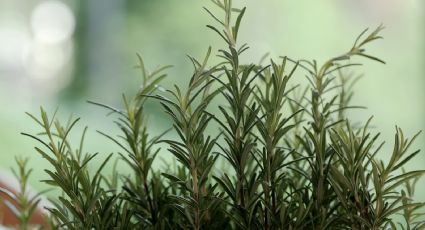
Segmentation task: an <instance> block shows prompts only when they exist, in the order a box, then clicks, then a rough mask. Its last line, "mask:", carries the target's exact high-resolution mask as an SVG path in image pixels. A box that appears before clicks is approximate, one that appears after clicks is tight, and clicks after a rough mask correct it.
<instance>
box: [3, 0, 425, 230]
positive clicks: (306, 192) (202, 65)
mask: <svg viewBox="0 0 425 230" xmlns="http://www.w3.org/2000/svg"><path fill="white" fill-rule="evenodd" d="M212 3H213V5H214V6H215V8H214V9H209V8H205V10H206V12H207V13H208V14H209V15H210V16H211V17H212V19H213V20H214V23H215V24H216V25H215V26H213V25H208V26H207V27H208V28H210V29H211V30H212V31H214V32H215V33H217V34H218V35H219V37H220V38H221V39H223V41H224V44H225V47H224V48H222V49H218V51H217V52H216V55H217V56H218V57H220V58H221V61H219V62H218V63H213V64H210V56H211V55H212V54H213V53H214V51H213V49H212V48H211V47H209V48H208V51H207V54H206V55H205V57H204V58H203V59H202V60H197V59H196V58H193V57H190V56H189V60H190V61H191V62H192V64H193V66H194V70H193V74H192V75H191V77H190V79H189V82H188V84H187V85H186V87H185V88H180V87H178V86H177V85H174V87H173V88H172V89H163V88H162V87H159V84H160V82H161V81H162V80H163V79H164V78H165V77H166V74H165V73H164V71H165V70H166V69H168V67H169V66H165V67H162V68H159V69H157V70H154V71H152V72H149V71H148V70H147V69H146V68H145V66H144V63H143V60H142V58H141V57H140V56H138V58H139V65H138V67H139V68H140V70H141V72H142V77H143V81H142V85H141V87H140V89H139V91H138V92H137V94H136V95H135V96H134V97H132V99H131V100H129V99H128V98H127V96H123V108H124V109H116V108H112V107H110V106H107V105H104V104H101V103H98V102H90V103H92V104H96V105H99V106H101V107H104V108H106V109H107V110H109V111H110V112H111V113H113V114H115V115H116V120H115V123H116V125H117V126H118V128H119V129H120V132H121V134H120V135H112V134H109V133H107V132H100V131H99V133H100V134H101V135H103V136H105V137H106V138H107V139H109V140H111V141H113V142H114V143H116V144H117V145H118V146H119V147H120V148H121V151H120V152H118V158H117V161H116V163H115V165H114V167H113V169H114V170H113V171H112V172H104V170H103V169H104V167H105V165H106V164H108V162H109V160H110V159H112V157H113V154H110V155H108V156H107V157H106V159H105V160H104V161H103V163H102V164H101V165H100V167H99V168H98V169H97V170H94V171H93V170H91V165H92V164H91V161H92V160H93V159H95V158H97V157H98V156H97V153H95V154H93V153H85V152H84V151H83V140H84V134H85V132H86V130H87V129H86V128H85V129H84V131H83V133H82V138H81V143H80V144H78V145H77V146H76V147H75V146H74V145H73V144H72V143H70V141H68V139H69V138H68V134H69V133H70V132H71V130H72V129H73V127H74V126H75V125H76V123H77V122H78V119H70V121H69V122H68V124H67V125H65V126H63V125H62V124H61V123H60V122H59V121H58V120H56V119H55V118H54V117H55V116H53V117H52V118H49V116H48V115H47V113H46V112H45V111H44V110H43V109H41V116H40V118H37V117H36V116H33V115H30V116H31V118H33V119H34V121H35V122H36V123H37V124H38V125H39V126H40V127H41V128H42V132H41V133H40V134H37V135H32V134H26V133H24V135H26V136H29V137H31V138H33V139H35V140H36V141H38V142H39V143H40V145H39V146H37V147H35V150H36V151H37V152H38V154H39V155H40V156H41V157H43V158H45V159H46V160H47V161H48V162H49V163H50V164H51V166H52V169H51V170H47V169H46V170H45V171H46V173H47V174H48V179H46V180H44V182H45V183H47V184H49V185H51V186H52V187H53V188H56V189H57V190H58V191H61V192H62V195H60V196H58V197H52V198H51V200H52V202H53V204H54V206H53V207H47V209H48V210H49V211H50V216H49V219H50V220H51V221H50V222H51V223H52V227H51V228H58V229H62V228H64V229H194V230H199V229H265V230H268V229H316V230H322V229H359V230H360V229H400V228H401V229H425V222H424V216H423V215H422V214H421V213H420V210H421V208H422V207H423V203H419V202H415V201H414V200H412V196H413V193H414V187H415V184H416V183H417V181H418V179H419V177H420V176H421V175H422V174H423V173H424V172H425V171H424V170H413V171H408V170H407V169H405V168H404V166H405V165H406V163H408V162H409V161H411V160H412V159H413V158H414V157H415V156H416V155H417V154H418V153H419V150H417V151H413V152H410V150H409V149H410V147H411V145H412V143H413V141H414V139H415V138H416V137H417V135H415V136H414V137H413V138H411V139H408V138H406V137H405V136H404V135H403V132H402V130H401V129H400V128H398V127H397V128H396V134H395V138H394V148H393V152H392V153H391V155H390V159H389V160H388V161H383V160H381V159H380V157H379V156H380V150H381V147H382V146H383V142H381V141H380V140H379V133H375V132H374V131H372V130H371V129H370V128H369V126H370V124H371V122H372V119H369V120H368V121H366V122H365V123H364V124H358V125H353V121H351V120H350V119H348V118H347V115H346V114H347V110H348V109H355V108H362V107H361V106H353V105H351V98H352V95H353V85H354V84H355V82H356V81H357V79H358V78H354V77H352V74H348V73H349V71H348V70H349V69H350V68H351V67H352V66H357V65H360V64H357V63H353V62H352V59H353V58H354V57H363V58H366V59H370V60H372V61H377V62H380V63H384V62H383V61H382V60H381V59H379V58H377V57H375V56H372V55H370V54H369V53H367V52H366V47H367V46H368V45H370V43H371V42H373V41H375V40H378V39H380V38H381V36H380V35H379V33H380V31H381V30H382V29H383V27H382V26H379V27H378V28H377V29H375V30H373V31H372V32H369V33H368V30H365V31H363V32H362V33H361V34H360V35H359V36H358V37H357V39H356V40H355V42H354V45H353V46H352V47H351V48H350V49H348V51H347V52H345V53H343V54H342V55H339V56H336V57H334V58H330V59H329V60H328V61H326V62H325V63H324V64H323V65H319V64H317V62H316V61H314V60H313V61H307V60H294V59H292V58H289V57H286V56H282V57H280V58H279V60H269V61H267V62H266V64H263V62H261V63H260V64H254V63H248V64H242V63H240V57H241V56H243V55H244V52H245V51H246V50H247V49H248V45H246V44H239V43H238V32H239V29H240V26H241V23H242V19H243V16H244V14H245V12H246V9H245V8H242V9H236V8H234V7H233V6H232V1H231V0H212ZM217 15H223V17H219V16H217ZM263 60H265V58H263ZM300 76H306V79H307V80H308V84H306V85H295V86H294V85H293V83H292V82H291V81H292V79H293V78H297V77H300ZM148 100H152V101H155V102H157V103H160V105H161V106H162V108H163V109H164V112H165V114H166V115H167V116H169V118H170V120H171V122H172V126H171V127H170V130H168V131H166V132H164V133H163V134H161V135H159V136H156V137H154V136H152V135H151V133H150V130H151V129H153V128H155V127H148V122H147V118H146V116H145V114H146V109H147V108H146V107H145V103H146V101H148ZM173 135H174V136H173ZM160 144H161V145H166V146H167V149H166V150H161V149H160V147H159V146H160ZM158 154H160V155H162V156H172V157H173V160H172V161H173V164H171V165H175V167H166V168H165V169H161V168H157V167H153V162H154V161H155V160H156V156H157V155H158ZM169 163H170V162H167V165H170V164H169ZM20 165H21V166H20V170H21V171H22V170H23V166H24V165H25V163H24V162H23V163H22V162H21V164H20ZM124 165H125V166H124ZM120 167H127V168H129V169H130V170H131V173H130V174H129V175H124V174H123V173H120V171H119V169H120ZM218 168H225V169H226V170H225V171H220V170H218ZM22 172H23V173H21V176H23V179H22V180H21V181H22V182H23V184H25V183H26V175H27V173H26V172H25V170H24V171H22ZM111 175H112V176H111ZM24 188H25V186H24ZM24 190H25V189H24ZM1 191H2V192H3V193H6V194H10V193H8V192H7V191H4V190H1ZM10 196H11V197H14V195H10ZM17 197H18V200H19V201H20V204H21V206H22V209H21V210H22V213H21V214H20V213H19V212H17V214H16V215H17V216H18V217H19V218H20V220H21V223H22V226H24V227H23V228H24V229H25V226H26V225H27V222H28V218H30V216H31V214H32V212H31V211H28V210H32V209H33V208H34V206H36V205H37V201H36V200H32V201H31V202H29V201H26V200H25V198H24V197H23V196H21V195H18V196H17ZM28 205H29V206H28ZM396 216H402V219H403V222H402V223H401V222H397V221H396V219H395V217H396Z"/></svg>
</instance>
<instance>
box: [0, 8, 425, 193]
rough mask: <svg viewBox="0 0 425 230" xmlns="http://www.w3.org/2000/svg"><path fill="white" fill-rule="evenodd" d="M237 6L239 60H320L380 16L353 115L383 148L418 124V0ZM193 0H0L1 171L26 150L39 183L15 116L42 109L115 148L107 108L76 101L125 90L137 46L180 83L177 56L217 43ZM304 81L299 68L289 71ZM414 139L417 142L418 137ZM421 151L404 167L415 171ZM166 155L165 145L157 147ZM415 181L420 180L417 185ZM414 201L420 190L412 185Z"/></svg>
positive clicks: (112, 96) (422, 58) (112, 99)
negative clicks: (242, 46) (370, 125)
mask: <svg viewBox="0 0 425 230" xmlns="http://www.w3.org/2000/svg"><path fill="white" fill-rule="evenodd" d="M234 2H235V4H237V5H239V6H242V5H246V6H247V7H248V9H247V12H246V14H245V20H244V21H243V23H242V28H241V32H240V35H239V37H240V38H241V40H240V41H241V42H246V43H248V44H249V46H250V47H251V48H250V50H249V51H248V52H247V53H246V54H245V56H244V57H243V60H244V61H246V62H257V61H259V59H260V57H261V56H263V54H264V53H267V52H270V57H272V58H277V57H279V56H281V55H288V56H290V57H292V58H294V59H316V60H318V61H319V63H321V62H323V61H325V60H326V59H327V58H329V57H333V56H335V55H338V54H340V53H342V52H344V51H345V50H347V49H349V48H351V45H352V44H353V42H354V39H355V38H356V36H357V35H358V34H359V33H360V32H361V31H362V30H363V29H365V28H366V27H371V28H372V29H373V28H374V27H376V26H378V25H379V24H381V23H383V24H384V25H385V27H386V29H385V30H384V31H383V36H384V37H385V39H384V40H380V41H377V42H375V43H374V44H372V45H371V46H369V50H370V53H371V54H374V55H376V56H378V57H380V58H381V59H383V60H385V61H386V62H387V64H386V65H381V64H379V63H375V62H370V61H365V62H364V63H365V64H364V66H362V67H357V68H356V69H355V70H356V73H359V74H362V73H364V74H365V77H364V78H363V79H362V80H361V81H360V82H359V83H358V85H357V86H356V88H355V89H356V94H355V97H354V104H360V105H365V106H367V107H368V110H359V111H353V112H352V113H351V114H350V116H351V117H352V118H353V119H354V120H355V121H364V120H366V119H367V118H368V117H370V116H371V115H374V116H375V119H374V125H375V127H376V129H377V130H378V131H381V132H382V140H386V141H387V145H386V148H385V149H383V151H382V154H381V156H382V157H383V158H385V155H386V154H387V155H389V151H391V144H392V143H393V135H394V131H395V125H398V126H400V127H401V128H403V130H405V132H406V134H408V135H413V134H414V133H416V132H417V131H419V130H421V129H424V128H425V119H424V114H425V103H424V101H423V99H425V84H424V83H425V80H424V74H425V67H424V66H425V2H424V1H423V0H333V1H331V0H329V1H312V0H297V1H293V0H267V1H255V0H249V1H237V0H235V1H234ZM203 6H207V7H212V5H211V4H210V3H209V1H206V0H205V1H204V0H202V1H201V0H179V1H177V0H174V1H171V0H161V1H158V0H139V1H130V0H126V1H124V0H123V1H116V0H90V1H76V0H68V1H56V0H0V103H1V106H0V170H1V169H3V171H1V172H0V173H4V171H5V170H6V171H7V170H8V169H9V168H10V167H12V166H13V165H14V157H15V156H16V155H21V156H25V157H30V159H31V160H30V165H31V167H33V168H34V175H33V183H32V185H33V186H34V187H35V188H38V189H39V188H42V187H43V186H44V185H43V184H42V183H40V182H39V180H40V179H43V178H45V174H44V172H43V168H45V167H47V166H46V161H44V160H43V159H41V158H40V157H39V155H37V154H36V153H35V151H34V150H33V144H34V142H33V141H32V140H30V139H29V138H26V137H23V136H22V135H20V132H30V133H35V132H38V131H40V129H39V128H38V127H37V126H36V125H35V123H34V122H33V121H32V120H31V119H30V118H29V117H28V116H26V115H25V113H24V112H30V113H33V114H35V115H38V113H39V106H40V105H42V106H44V107H45V108H46V109H47V111H49V112H50V113H51V114H52V113H53V111H54V110H55V108H56V107H59V108H60V110H59V117H60V118H62V120H64V121H66V119H67V118H68V116H69V114H74V115H75V116H76V117H82V120H81V122H80V123H81V124H80V126H78V128H77V131H76V132H75V136H73V137H74V138H76V137H77V135H78V132H79V131H80V130H82V128H83V127H84V125H88V126H89V135H88V139H87V142H86V147H87V150H88V151H92V152H100V153H101V154H102V155H106V154H107V153H110V152H114V151H116V150H117V148H116V147H115V146H114V145H113V144H111V143H110V141H108V140H106V139H105V138H103V137H102V136H100V135H98V134H96V132H95V130H102V131H105V132H107V133H112V134H113V133H114V132H115V131H116V129H115V127H114V126H113V124H112V118H111V117H106V111H105V110H103V109H101V108H98V107H96V106H93V105H90V104H88V103H86V100H94V101H98V102H102V103H106V104H110V105H112V106H115V107H121V94H122V93H125V94H127V95H129V96H132V95H133V93H134V92H135V91H136V90H137V88H138V84H140V80H141V77H140V72H139V70H137V69H135V68H134V66H135V65H136V64H137V58H136V53H140V54H141V55H142V56H143V57H144V59H145V63H146V66H147V67H148V68H150V69H153V68H155V67H157V66H159V65H165V64H172V65H174V68H173V69H172V70H170V71H169V77H168V79H167V80H166V81H165V82H164V86H165V87H167V86H168V85H171V84H179V85H182V84H184V83H185V82H186V81H187V80H188V78H189V76H190V74H191V64H190V62H189V61H188V59H187V58H186V54H190V55H192V56H194V57H199V58H201V57H202V56H203V55H204V53H205V51H206V49H207V47H208V45H212V47H213V49H214V50H217V49H219V48H221V47H222V45H223V44H222V42H221V41H220V39H218V37H217V36H216V35H215V34H214V33H213V32H211V31H210V30H208V29H207V28H206V27H205V25H206V24H209V23H213V22H212V20H211V19H210V17H209V16H208V15H207V14H206V12H205V11H203V10H202V7H203ZM299 77H300V78H301V79H303V76H302V75H300V76H299ZM149 111H150V116H149V125H150V127H151V129H152V133H160V132H162V131H163V130H165V129H167V128H168V126H169V123H168V121H167V117H166V116H165V115H164V113H163V112H162V110H161V108H160V107H159V106H158V105H157V104H155V103H150V104H149ZM414 148H421V149H425V135H421V136H420V137H419V139H418V141H417V142H416V144H415V145H414ZM424 154H425V153H423V154H421V155H420V157H419V158H418V159H417V160H415V161H414V162H413V163H411V164H410V167H412V168H425V155H424ZM161 157H162V158H164V159H166V158H168V157H169V155H168V154H167V153H164V154H162V155H161ZM421 190H422V191H423V190H425V180H422V181H421V183H420V188H419V191H421ZM418 196H419V198H420V199H421V200H422V201H423V200H425V193H420V192H418Z"/></svg>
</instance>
